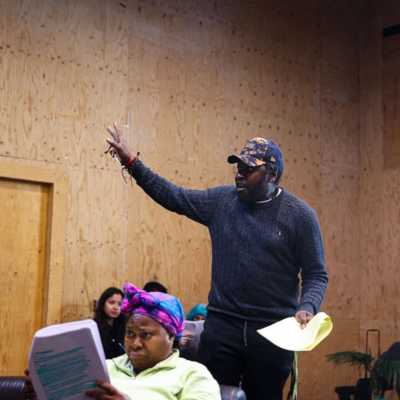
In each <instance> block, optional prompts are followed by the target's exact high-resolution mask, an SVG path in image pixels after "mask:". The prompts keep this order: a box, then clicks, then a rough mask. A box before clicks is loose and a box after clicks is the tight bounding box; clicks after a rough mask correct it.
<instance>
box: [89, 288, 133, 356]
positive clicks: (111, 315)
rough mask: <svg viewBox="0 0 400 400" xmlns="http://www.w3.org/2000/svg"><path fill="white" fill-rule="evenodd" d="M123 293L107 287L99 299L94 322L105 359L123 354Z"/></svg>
mask: <svg viewBox="0 0 400 400" xmlns="http://www.w3.org/2000/svg"><path fill="white" fill-rule="evenodd" d="M123 297H124V293H123V292H122V290H121V289H118V288H116V287H109V288H108V289H106V290H105V291H104V292H103V293H102V295H101V296H100V298H99V301H98V302H97V306H96V312H95V316H94V320H95V321H96V323H97V326H98V328H99V332H100V337H101V343H102V344H103V349H104V353H105V355H106V358H114V357H118V356H120V355H122V354H125V350H124V346H123V343H124V335H125V320H126V318H125V315H123V314H121V304H122V299H123Z"/></svg>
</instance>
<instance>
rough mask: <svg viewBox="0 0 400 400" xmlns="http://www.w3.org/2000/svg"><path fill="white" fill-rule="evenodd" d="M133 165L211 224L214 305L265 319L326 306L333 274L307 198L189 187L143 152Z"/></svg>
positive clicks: (177, 207)
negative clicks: (152, 165) (251, 198)
mask: <svg viewBox="0 0 400 400" xmlns="http://www.w3.org/2000/svg"><path fill="white" fill-rule="evenodd" d="M130 173H131V174H132V176H133V177H134V178H135V180H136V182H137V183H138V185H139V186H140V187H141V188H142V189H143V190H144V191H145V192H146V193H147V194H148V195H149V196H150V197H151V198H152V199H153V200H155V201H156V202H157V203H159V204H160V205H162V206H163V207H165V208H167V209H168V210H170V211H173V212H176V213H178V214H183V215H185V216H187V217H188V218H190V219H192V220H194V221H197V222H199V223H201V224H203V225H205V226H207V227H208V229H209V232H210V236H211V243H212V280H211V290H210V293H209V298H208V301H209V309H210V310H212V311H216V312H222V313H225V314H230V315H233V316H237V317H241V318H245V319H249V320H260V321H265V322H273V321H276V320H278V319H281V318H284V317H288V316H293V315H294V314H295V312H296V311H297V310H299V309H303V310H307V311H310V312H312V313H316V312H318V310H319V307H320V304H321V302H322V299H323V297H324V293H325V290H326V287H327V283H328V275H327V272H326V268H325V261H324V250H323V244H322V238H321V232H320V228H319V224H318V220H317V217H316V214H315V212H314V210H313V209H312V208H310V207H309V206H308V205H307V204H306V203H305V202H303V201H302V200H300V199H298V198H297V197H295V196H294V195H293V194H291V193H289V192H288V191H286V190H282V192H281V194H280V195H279V196H277V197H276V198H274V199H273V200H271V201H270V202H267V203H262V204H256V205H254V206H249V205H248V204H246V203H244V202H242V201H241V200H239V198H238V195H237V192H236V188H235V186H219V187H215V188H212V189H207V190H190V189H185V188H182V187H178V186H176V185H174V184H173V183H171V182H169V181H168V180H166V179H164V178H162V177H160V176H159V175H157V174H155V173H154V172H152V171H151V170H150V169H149V168H147V167H146V166H145V165H144V164H143V163H142V162H141V161H140V160H138V161H136V162H135V163H134V165H133V167H132V169H131V171H130ZM300 276H301V295H300V289H299V286H300V281H299V278H300Z"/></svg>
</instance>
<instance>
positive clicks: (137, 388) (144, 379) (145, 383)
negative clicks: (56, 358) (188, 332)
mask: <svg viewBox="0 0 400 400" xmlns="http://www.w3.org/2000/svg"><path fill="white" fill-rule="evenodd" d="M107 367H108V372H109V374H110V380H111V384H112V385H113V386H115V388H116V389H117V390H118V391H120V392H121V393H123V394H124V395H126V396H127V397H128V398H129V399H130V400H221V394H220V389H219V385H218V383H217V382H216V381H215V379H214V378H213V377H212V376H211V374H210V372H209V371H208V369H207V368H206V367H204V366H203V365H202V364H199V363H197V362H194V361H189V360H186V359H184V358H181V357H179V351H177V350H174V352H173V353H172V354H171V356H170V357H168V358H167V359H166V360H163V361H161V362H159V363H158V364H156V365H155V366H154V367H152V368H148V369H146V370H144V371H142V372H140V373H138V374H135V373H134V371H133V368H132V364H131V362H130V361H129V359H128V356H127V355H126V354H124V355H122V356H120V357H117V358H113V359H112V360H107Z"/></svg>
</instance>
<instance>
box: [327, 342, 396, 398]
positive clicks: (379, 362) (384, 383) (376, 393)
mask: <svg viewBox="0 0 400 400" xmlns="http://www.w3.org/2000/svg"><path fill="white" fill-rule="evenodd" d="M326 358H327V360H328V361H329V362H333V363H334V364H336V365H342V364H349V365H352V366H356V367H358V368H362V369H363V370H364V373H363V378H361V379H359V380H358V381H357V383H356V385H355V388H354V393H355V395H356V399H357V400H371V399H374V400H378V399H383V394H384V392H385V391H386V390H389V389H391V390H395V391H396V393H397V397H398V398H399V399H400V342H396V343H394V344H393V345H392V346H391V347H390V348H389V349H388V350H387V351H386V352H384V353H383V354H382V355H380V356H379V357H377V359H374V357H372V356H371V354H370V353H367V352H358V351H342V352H337V353H333V354H328V355H327V356H326ZM341 388H343V391H341V390H340V387H339V388H336V393H338V394H339V393H340V392H342V393H344V392H345V390H344V388H348V391H349V393H350V387H341ZM339 396H340V394H339ZM345 398H346V397H341V399H345ZM347 398H350V397H349V396H348V397H347Z"/></svg>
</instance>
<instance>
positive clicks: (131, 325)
mask: <svg viewBox="0 0 400 400" xmlns="http://www.w3.org/2000/svg"><path fill="white" fill-rule="evenodd" d="M173 343H174V336H172V335H170V334H169V333H168V332H167V331H166V329H165V328H164V327H163V326H162V325H161V324H159V323H158V322H157V321H155V320H153V319H152V318H150V317H146V316H144V315H140V314H137V315H133V316H132V317H130V318H129V320H128V323H127V324H126V329H125V351H126V354H127V355H128V358H129V360H130V361H131V362H132V365H133V367H134V369H135V371H137V372H140V371H143V370H145V369H147V368H151V367H154V366H155V365H156V364H157V363H159V362H160V361H163V360H165V359H166V358H168V357H169V355H170V354H171V352H172V346H173Z"/></svg>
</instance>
